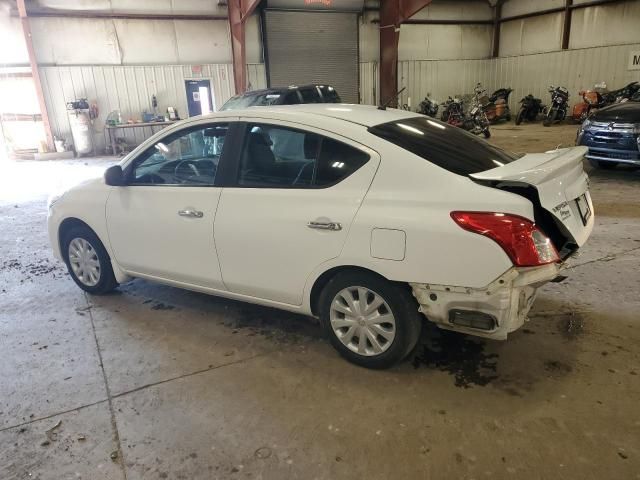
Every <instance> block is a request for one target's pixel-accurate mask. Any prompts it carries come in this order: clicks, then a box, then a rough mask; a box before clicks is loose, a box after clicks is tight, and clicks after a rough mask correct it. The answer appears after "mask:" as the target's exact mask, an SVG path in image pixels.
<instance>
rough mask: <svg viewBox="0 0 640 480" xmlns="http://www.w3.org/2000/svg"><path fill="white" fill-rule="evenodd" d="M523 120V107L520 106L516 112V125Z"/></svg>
mask: <svg viewBox="0 0 640 480" xmlns="http://www.w3.org/2000/svg"><path fill="white" fill-rule="evenodd" d="M522 120H524V108H521V109H520V111H519V112H518V114H517V115H516V125H520V124H521V123H522Z"/></svg>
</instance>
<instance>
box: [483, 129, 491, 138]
mask: <svg viewBox="0 0 640 480" xmlns="http://www.w3.org/2000/svg"><path fill="white" fill-rule="evenodd" d="M482 134H483V135H484V138H491V132H490V131H489V127H487V128H485V129H484V130H482Z"/></svg>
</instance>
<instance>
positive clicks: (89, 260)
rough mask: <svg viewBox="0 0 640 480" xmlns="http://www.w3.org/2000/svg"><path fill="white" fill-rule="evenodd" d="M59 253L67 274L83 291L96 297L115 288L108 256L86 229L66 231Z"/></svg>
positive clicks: (91, 231) (74, 228) (82, 227)
mask: <svg viewBox="0 0 640 480" xmlns="http://www.w3.org/2000/svg"><path fill="white" fill-rule="evenodd" d="M62 252H63V255H64V261H65V263H66V264H67V269H68V270H69V275H71V278H72V279H73V281H74V282H76V284H77V285H78V286H79V287H80V288H81V289H82V290H84V291H85V292H88V293H92V294H97V295H100V294H104V293H107V292H110V291H111V290H113V289H114V288H116V287H117V286H118V282H117V281H116V278H115V276H114V275H113V269H112V268H111V259H110V258H109V254H108V253H107V251H106V249H105V248H104V245H102V242H101V241H100V239H99V238H98V236H97V235H96V234H95V233H94V232H93V230H91V229H90V228H89V227H84V226H78V227H73V228H72V229H70V230H69V231H68V232H67V233H66V234H65V235H64V238H63V241H62Z"/></svg>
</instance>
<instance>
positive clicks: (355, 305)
mask: <svg viewBox="0 0 640 480" xmlns="http://www.w3.org/2000/svg"><path fill="white" fill-rule="evenodd" d="M319 307H320V308H319V310H320V320H321V321H322V324H323V327H324V329H325V331H326V333H327V335H328V336H329V339H330V341H331V344H332V345H333V347H334V348H335V349H336V350H337V351H338V353H340V355H342V356H343V357H344V358H346V359H347V360H348V361H350V362H352V363H355V364H356V365H360V366H362V367H366V368H375V369H383V368H389V367H391V366H393V365H395V364H396V363H398V362H400V361H401V360H402V359H404V358H405V357H406V356H407V355H408V354H409V353H411V352H412V351H413V349H414V348H415V346H416V343H417V342H418V338H419V337H420V331H421V330H422V316H421V314H420V312H418V305H417V303H416V300H415V299H414V298H413V296H412V295H411V293H410V291H409V288H408V287H407V286H406V285H402V284H396V283H392V282H389V281H388V280H385V279H384V278H382V277H379V276H377V275H375V274H372V273H367V272H343V273H339V274H338V275H336V276H335V277H334V278H332V279H331V280H330V281H329V283H328V284H327V285H326V286H325V288H324V290H323V291H322V294H321V295H320V303H319Z"/></svg>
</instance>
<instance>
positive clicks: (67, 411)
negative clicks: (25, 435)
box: [0, 398, 107, 432]
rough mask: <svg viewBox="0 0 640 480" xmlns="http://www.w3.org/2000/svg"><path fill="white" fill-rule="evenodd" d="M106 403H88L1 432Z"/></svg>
mask: <svg viewBox="0 0 640 480" xmlns="http://www.w3.org/2000/svg"><path fill="white" fill-rule="evenodd" d="M106 401H107V399H106V398H105V399H104V400H98V401H97V402H93V403H87V404H86V405H80V406H79V407H73V408H70V409H69V410H63V411H61V412H56V413H52V414H51V415H45V416H44V417H38V418H31V419H29V420H27V421H26V422H22V423H17V424H15V425H10V426H8V427H2V428H0V432H4V431H6V430H11V429H12V428H18V427H24V426H25V425H31V424H32V423H35V422H39V421H41V420H48V419H50V418H53V417H57V416H58V415H65V414H67V413H71V412H77V411H78V410H82V409H84V408H89V407H94V406H96V405H100V404H101V403H105V402H106Z"/></svg>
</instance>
